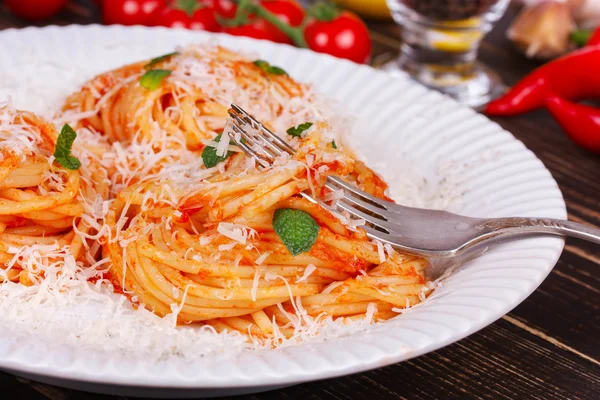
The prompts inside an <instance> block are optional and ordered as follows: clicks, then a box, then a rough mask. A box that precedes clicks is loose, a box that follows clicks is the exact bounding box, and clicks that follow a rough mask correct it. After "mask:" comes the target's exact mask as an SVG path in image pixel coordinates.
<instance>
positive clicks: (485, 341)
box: [0, 0, 600, 400]
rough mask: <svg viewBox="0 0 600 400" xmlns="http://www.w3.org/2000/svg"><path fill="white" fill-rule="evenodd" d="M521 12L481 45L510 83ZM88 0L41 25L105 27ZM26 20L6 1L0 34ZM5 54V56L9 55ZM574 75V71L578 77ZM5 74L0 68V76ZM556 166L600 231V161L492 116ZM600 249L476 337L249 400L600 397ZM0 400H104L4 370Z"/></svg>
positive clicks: (384, 35) (550, 127)
mask: <svg viewBox="0 0 600 400" xmlns="http://www.w3.org/2000/svg"><path fill="white" fill-rule="evenodd" d="M514 13H515V10H514V9H511V10H509V12H508V14H507V15H506V16H505V17H504V18H503V20H502V21H501V22H500V23H499V24H498V26H497V27H496V29H495V30H494V32H492V33H491V34H490V35H489V36H488V38H487V39H486V40H485V42H484V43H483V45H482V48H481V59H482V60H483V61H484V62H486V63H488V65H491V66H493V67H494V69H495V70H496V71H497V72H498V73H499V74H500V75H501V76H502V78H503V79H504V82H506V83H507V84H508V85H512V84H514V83H515V82H516V81H517V80H519V79H520V78H521V77H523V76H524V75H525V74H526V73H527V72H529V71H531V70H532V69H533V68H535V67H536V66H537V64H536V63H535V62H533V61H529V60H527V59H525V58H524V57H523V56H522V55H520V54H519V53H518V52H516V51H515V50H514V49H513V48H512V46H511V45H510V43H509V42H508V41H507V40H506V39H505V36H504V31H505V30H506V27H507V26H508V23H509V21H510V20H511V18H512V17H514ZM99 22H100V17H99V13H98V10H97V8H96V7H95V6H94V5H93V4H92V2H91V1H83V0H79V1H71V2H70V4H69V5H68V7H67V8H66V10H64V11H63V12H61V13H60V14H59V15H58V16H57V17H55V18H54V19H53V20H50V21H45V22H44V23H45V24H48V23H50V24H57V25H65V24H72V23H80V24H88V23H99ZM26 25H28V23H27V22H25V21H23V20H19V19H18V18H15V17H13V16H11V15H10V14H9V12H8V11H7V10H6V9H5V7H4V6H3V5H2V4H0V29H2V28H11V27H15V28H16V27H23V26H26ZM370 28H371V30H372V33H373V40H374V42H375V54H376V55H377V56H379V57H384V58H385V57H391V56H393V55H394V53H395V52H396V51H397V48H398V45H399V31H398V28H396V27H395V26H394V25H393V24H390V23H379V22H377V23H375V22H373V23H370ZM5 56H6V55H5ZM572 72H573V73H575V71H572ZM1 73H2V72H1V71H0V74H1ZM496 121H497V122H498V123H499V124H500V125H502V126H503V127H504V128H506V129H507V130H509V131H510V132H512V133H513V134H514V135H515V136H516V137H517V138H518V139H520V140H522V141H523V142H524V143H525V145H526V146H527V147H528V148H530V149H531V150H533V151H534V152H535V154H536V155H537V156H538V157H539V158H540V159H541V160H542V161H543V162H544V164H545V165H546V166H547V167H548V168H549V169H550V171H551V172H552V174H553V176H554V178H555V179H556V180H557V182H558V183H559V185H560V188H561V190H562V192H563V194H564V196H565V199H566V201H567V206H568V210H569V217H570V218H571V219H572V220H573V221H577V222H582V223H585V224H589V225H594V226H597V227H599V226H600V196H599V195H600V157H598V156H594V155H591V154H589V153H587V152H585V151H583V150H581V149H579V148H578V147H576V146H575V145H574V144H573V143H572V142H571V141H569V139H568V138H567V137H566V136H565V135H564V134H563V133H562V132H561V130H560V128H559V127H558V126H557V125H556V123H555V122H554V121H553V120H552V119H551V118H550V117H549V115H548V114H547V113H546V112H536V113H531V114H528V115H525V116H521V117H516V118H511V119H496ZM599 272H600V248H599V247H598V246H594V245H591V244H588V243H586V242H583V241H580V240H575V239H569V240H568V241H567V245H566V248H565V251H564V253H563V255H562V257H561V258H560V260H559V262H558V265H557V266H556V268H555V269H554V271H553V272H552V273H551V274H550V276H549V277H548V278H547V279H546V280H545V281H544V283H543V284H542V285H541V286H540V287H539V288H538V290H537V291H536V292H535V293H534V294H532V295H531V296H530V297H529V298H528V299H527V300H525V301H524V302H523V303H522V304H521V305H519V306H518V307H517V308H515V309H514V310H513V311H512V312H510V313H509V314H508V315H506V316H504V317H502V318H501V319H500V320H498V321H497V322H495V323H494V324H492V325H490V326H488V327H487V328H485V329H483V330H481V331H480V332H478V333H476V334H474V335H472V336H470V337H468V338H466V339H464V340H461V341H460V342H458V343H455V344H453V345H450V346H447V347H445V348H443V349H441V350H439V351H436V352H433V353H430V354H427V355H425V356H422V357H419V358H417V359H414V360H412V361H409V362H404V363H400V364H396V365H392V366H389V367H386V368H381V369H377V370H374V371H370V372H367V373H363V374H357V375H352V376H348V377H344V378H339V379H332V380H326V381H321V382H314V383H307V384H304V385H299V386H295V387H291V388H288V389H283V390H278V391H274V392H269V393H264V394H259V395H254V396H247V397H240V398H248V399H280V398H283V399H285V398H296V397H297V398H304V399H360V398H365V399H367V398H368V399H388V398H390V399H391V398H398V399H519V400H521V399H543V400H550V399H590V400H592V399H593V400H597V399H600V273H599ZM0 388H1V389H0V390H1V391H0V398H2V399H47V398H48V399H53V400H67V399H83V400H88V399H89V400H91V399H94V400H96V399H108V398H110V397H109V396H102V395H97V394H89V393H83V392H78V391H73V390H66V389H62V388H57V387H53V386H49V385H44V384H40V383H36V382H33V381H28V380H25V379H21V378H16V377H14V376H12V375H10V374H8V373H4V372H0Z"/></svg>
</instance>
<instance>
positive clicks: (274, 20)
mask: <svg viewBox="0 0 600 400" xmlns="http://www.w3.org/2000/svg"><path fill="white" fill-rule="evenodd" d="M242 6H244V7H246V8H247V9H248V10H250V12H252V13H254V14H256V15H257V16H258V17H260V18H262V19H264V20H265V21H267V22H269V23H271V24H273V25H274V26H275V27H276V28H277V29H279V30H280V31H281V32H283V33H285V34H286V35H287V36H288V37H289V38H290V39H292V41H293V42H294V44H295V45H296V46H298V47H304V48H306V47H308V44H307V43H306V39H304V30H303V29H302V28H301V27H299V28H294V27H293V26H290V25H288V24H286V23H285V22H283V21H282V20H280V19H279V18H278V17H277V16H276V15H275V14H273V13H272V12H270V11H269V10H267V9H266V8H264V7H263V6H261V5H260V4H253V3H251V2H246V1H244V0H240V5H239V8H238V13H239V9H240V8H242ZM236 18H237V16H236Z"/></svg>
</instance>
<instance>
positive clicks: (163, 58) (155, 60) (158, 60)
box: [144, 51, 179, 69]
mask: <svg viewBox="0 0 600 400" xmlns="http://www.w3.org/2000/svg"><path fill="white" fill-rule="evenodd" d="M177 55H179V52H178V51H174V52H172V53H168V54H164V55H162V56H159V57H155V58H153V59H152V60H150V62H148V64H146V65H144V68H145V69H150V68H152V67H154V66H156V65H157V64H160V63H161V62H163V61H166V60H168V59H169V58H171V57H174V56H177Z"/></svg>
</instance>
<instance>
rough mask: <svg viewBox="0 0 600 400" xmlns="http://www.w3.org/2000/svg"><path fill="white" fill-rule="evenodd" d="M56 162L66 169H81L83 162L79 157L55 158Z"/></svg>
mask: <svg viewBox="0 0 600 400" xmlns="http://www.w3.org/2000/svg"><path fill="white" fill-rule="evenodd" d="M55 160H56V162H57V163H59V164H60V165H62V166H63V167H65V168H66V169H73V170H74V169H79V168H80V167H81V161H79V159H78V158H77V157H73V156H68V157H61V158H55Z"/></svg>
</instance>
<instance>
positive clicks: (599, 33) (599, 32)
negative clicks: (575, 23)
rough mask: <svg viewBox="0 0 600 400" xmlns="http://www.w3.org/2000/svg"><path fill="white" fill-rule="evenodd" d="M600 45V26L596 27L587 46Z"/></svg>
mask: <svg viewBox="0 0 600 400" xmlns="http://www.w3.org/2000/svg"><path fill="white" fill-rule="evenodd" d="M598 45H600V26H599V27H597V28H596V30H595V31H594V33H592V36H591V37H590V40H588V42H587V46H598Z"/></svg>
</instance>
